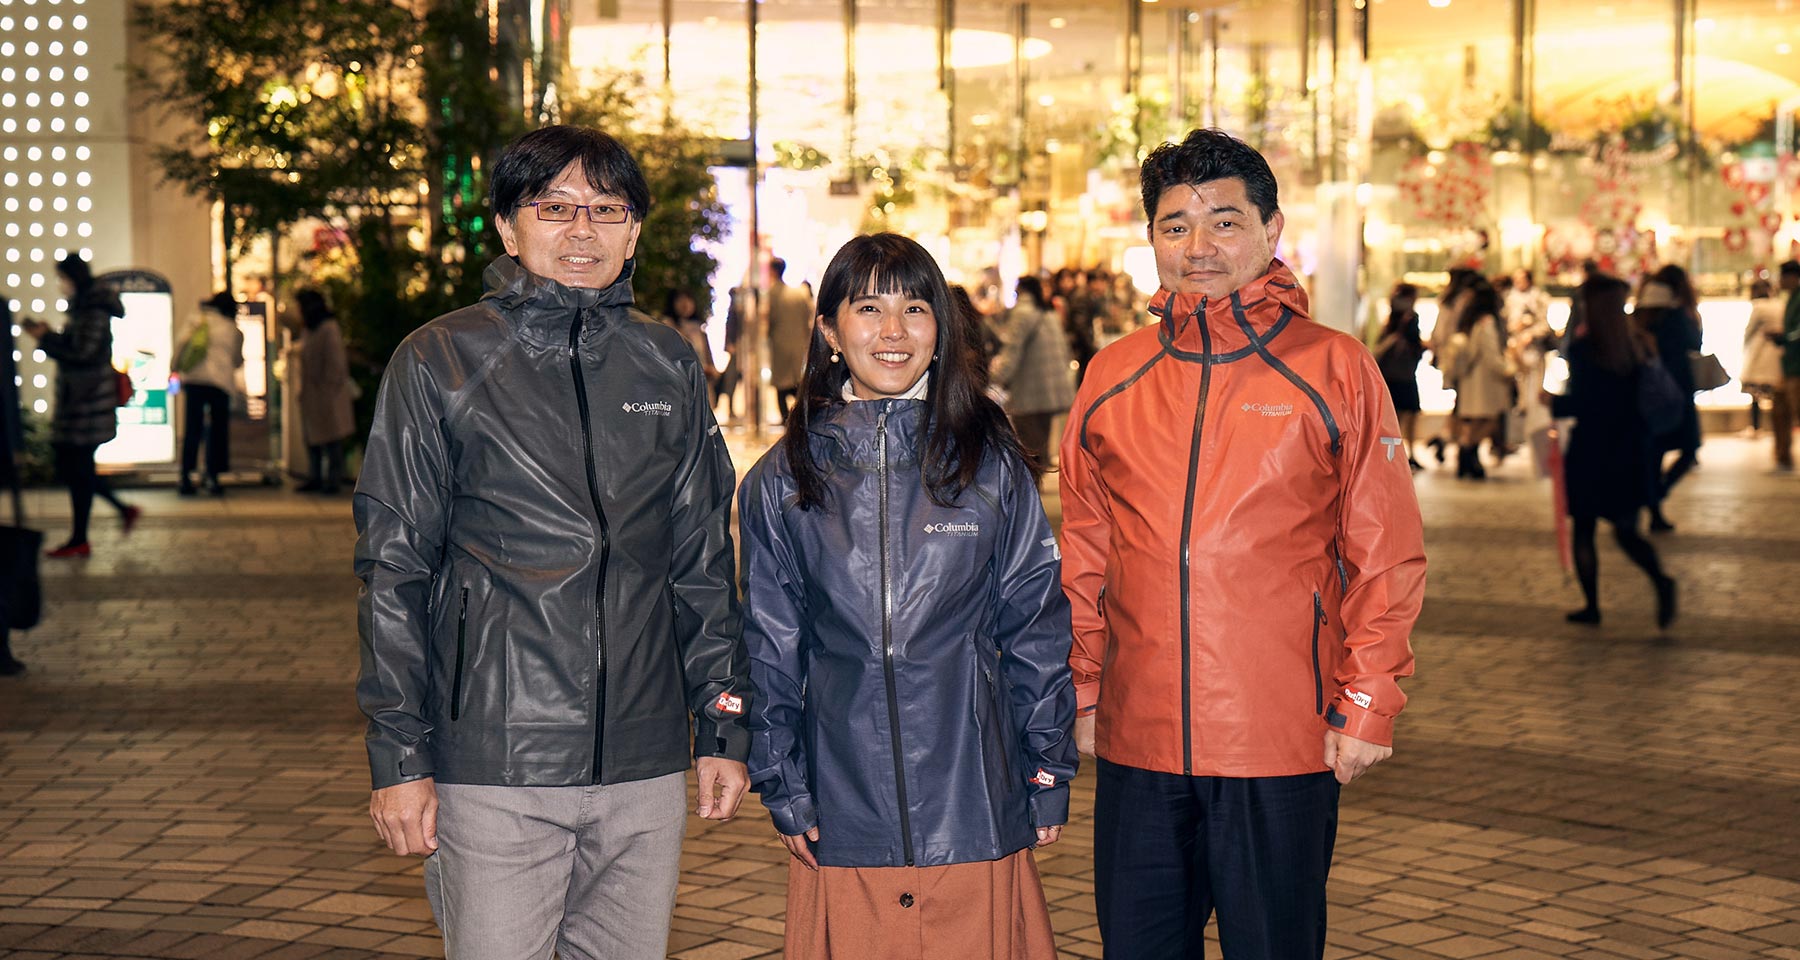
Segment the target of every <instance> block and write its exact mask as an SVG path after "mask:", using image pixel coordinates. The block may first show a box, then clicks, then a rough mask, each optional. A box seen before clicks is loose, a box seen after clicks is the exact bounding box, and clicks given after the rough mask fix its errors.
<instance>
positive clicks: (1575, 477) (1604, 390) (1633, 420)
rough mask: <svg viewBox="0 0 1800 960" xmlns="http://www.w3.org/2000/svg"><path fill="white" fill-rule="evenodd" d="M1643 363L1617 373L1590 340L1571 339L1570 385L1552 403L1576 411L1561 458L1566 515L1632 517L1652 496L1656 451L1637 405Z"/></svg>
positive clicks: (1559, 412)
mask: <svg viewBox="0 0 1800 960" xmlns="http://www.w3.org/2000/svg"><path fill="white" fill-rule="evenodd" d="M1642 375H1643V372H1642V368H1641V365H1636V366H1633V368H1632V369H1631V370H1630V371H1629V372H1627V373H1617V372H1614V371H1612V370H1608V369H1607V368H1606V367H1603V366H1601V365H1600V363H1599V362H1598V360H1597V359H1596V357H1595V350H1594V347H1593V344H1591V343H1589V342H1588V341H1587V340H1585V339H1581V338H1577V339H1576V340H1575V341H1574V342H1573V343H1571V344H1570V345H1569V386H1568V389H1567V391H1566V392H1565V393H1564V394H1563V395H1562V396H1560V397H1557V398H1555V400H1554V401H1553V402H1552V404H1551V412H1553V413H1554V414H1555V415H1556V416H1558V417H1574V418H1575V430H1574V432H1573V434H1571V436H1570V438H1569V452H1568V454H1567V455H1566V456H1565V457H1564V458H1563V471H1564V478H1565V481H1566V483H1567V487H1568V493H1569V515H1570V516H1573V517H1604V518H1606V519H1608V520H1614V521H1615V522H1620V523H1630V522H1632V521H1633V519H1634V518H1635V516H1636V512H1637V511H1638V510H1639V509H1641V508H1643V507H1644V506H1645V505H1647V504H1649V503H1651V502H1653V501H1654V499H1655V490H1656V466H1655V453H1654V452H1653V451H1654V447H1653V445H1652V439H1651V437H1650V435H1649V428H1648V427H1646V426H1645V424H1644V418H1643V415H1642V414H1641V413H1640V412H1639V411H1638V399H1637V396H1638V394H1637V381H1638V377H1640V376H1642Z"/></svg>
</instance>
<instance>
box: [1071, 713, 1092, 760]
mask: <svg viewBox="0 0 1800 960" xmlns="http://www.w3.org/2000/svg"><path fill="white" fill-rule="evenodd" d="M1075 749H1077V750H1079V751H1081V753H1082V754H1083V755H1084V756H1089V757H1091V756H1093V755H1094V715H1093V714H1091V713H1090V714H1088V715H1087V716H1085V717H1076V718H1075Z"/></svg>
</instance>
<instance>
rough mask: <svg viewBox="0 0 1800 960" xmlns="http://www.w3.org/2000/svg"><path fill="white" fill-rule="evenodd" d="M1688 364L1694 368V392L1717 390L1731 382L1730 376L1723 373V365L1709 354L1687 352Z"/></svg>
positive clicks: (1695, 351)
mask: <svg viewBox="0 0 1800 960" xmlns="http://www.w3.org/2000/svg"><path fill="white" fill-rule="evenodd" d="M1688 363H1689V364H1691V365H1692V366H1693V368H1694V390H1695V392H1701V391H1706V390H1717V389H1718V388H1720V387H1722V386H1724V385H1726V384H1728V383H1730V382H1731V376H1730V375H1729V374H1727V373H1726V372H1725V365H1724V364H1722V363H1720V362H1719V358H1718V357H1716V356H1713V355H1712V354H1710V353H1701V352H1700V351H1698V350H1689V351H1688Z"/></svg>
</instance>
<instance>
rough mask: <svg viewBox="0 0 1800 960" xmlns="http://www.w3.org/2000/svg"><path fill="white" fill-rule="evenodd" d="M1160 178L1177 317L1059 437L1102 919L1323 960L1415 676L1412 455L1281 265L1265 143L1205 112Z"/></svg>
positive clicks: (1136, 339)
mask: <svg viewBox="0 0 1800 960" xmlns="http://www.w3.org/2000/svg"><path fill="white" fill-rule="evenodd" d="M1142 184H1143V200H1144V213H1145V215H1146V217H1148V219H1149V221H1150V223H1149V235H1150V242H1151V244H1152V246H1153V247H1154V249H1155V253H1156V269H1157V277H1158V279H1159V280H1160V281H1161V283H1162V290H1161V291H1160V292H1159V293H1158V294H1157V295H1156V297H1155V298H1154V299H1153V300H1152V301H1151V312H1152V314H1154V315H1155V316H1156V317H1157V318H1158V319H1159V321H1160V322H1158V323H1156V324H1154V325H1152V326H1150V327H1146V328H1145V329H1142V330H1139V331H1138V332H1136V333H1134V334H1132V335H1130V336H1128V337H1125V338H1124V339H1122V340H1120V341H1119V342H1117V343H1115V344H1113V345H1112V346H1109V347H1107V348H1106V349H1105V350H1102V351H1101V352H1100V353H1099V355H1098V356H1096V357H1095V358H1094V360H1093V363H1092V365H1091V366H1090V367H1089V369H1088V375H1087V378H1086V379H1085V380H1084V381H1083V382H1082V384H1081V389H1080V391H1079V392H1078V393H1077V395H1076V398H1075V406H1074V409H1073V411H1072V413H1071V414H1070V417H1069V425H1068V429H1067V432H1066V433H1065V434H1064V437H1063V446H1062V469H1063V474H1062V504H1063V539H1064V543H1063V588H1064V590H1065V591H1066V592H1067V594H1068V596H1069V599H1070V601H1071V602H1072V603H1073V605H1074V627H1075V645H1074V651H1073V653H1072V654H1071V656H1070V663H1071V665H1072V667H1073V669H1074V674H1075V687H1076V693H1077V698H1078V707H1079V713H1078V719H1077V720H1076V727H1075V735H1076V742H1077V743H1078V744H1079V745H1081V747H1082V749H1083V750H1084V751H1087V752H1095V753H1097V754H1098V757H1099V763H1098V768H1099V773H1098V774H1097V778H1096V783H1097V785H1096V798H1095V811H1094V816H1095V831H1094V832H1095V837H1094V848H1095V897H1096V900H1097V906H1098V912H1099V920H1100V933H1101V936H1102V938H1103V939H1104V941H1105V946H1106V953H1107V956H1108V957H1109V958H1125V960H1152V958H1165V957H1166V958H1189V957H1199V956H1201V955H1202V950H1203V943H1202V931H1203V929H1204V927H1205V925H1206V922H1207V918H1208V917H1209V916H1210V915H1211V914H1212V912H1213V911H1214V909H1215V908H1216V909H1217V911H1218V914H1219V937H1220V942H1221V945H1222V946H1223V949H1224V951H1225V956H1226V957H1228V958H1230V960H1240V958H1279V960H1296V958H1300V957H1320V956H1322V955H1323V953H1324V949H1325V880H1326V875H1327V873H1328V871H1329V869H1330V866H1331V850H1332V845H1333V843H1334V842H1335V840H1336V835H1337V802H1338V789H1339V786H1340V785H1341V784H1346V783H1349V782H1350V781H1351V780H1354V779H1355V778H1356V777H1358V776H1360V775H1361V774H1362V773H1364V772H1365V771H1367V770H1368V769H1369V767H1371V766H1373V765H1374V764H1376V763H1378V762H1380V761H1381V760H1383V759H1385V758H1387V757H1388V756H1389V755H1390V754H1391V753H1392V752H1393V751H1392V747H1391V744H1392V742H1393V725H1394V718H1395V716H1396V715H1397V714H1398V713H1399V712H1400V708H1401V707H1402V705H1404V703H1405V702H1406V698H1405V696H1404V695H1403V694H1402V693H1401V692H1400V687H1399V684H1398V681H1399V679H1400V678H1401V677H1405V676H1409V675H1411V673H1412V662H1413V658H1412V649H1411V646H1410V644H1409V641H1408V636H1409V634H1410V633H1411V630H1412V625H1413V621H1414V620H1415V619H1416V618H1417V616H1418V613H1419V606H1420V602H1421V599H1422V597H1423V595H1424V590H1425V556H1424V537H1423V532H1422V529H1421V523H1420V519H1419V507H1418V501H1417V499H1416V498H1415V497H1414V495H1413V489H1412V479H1411V470H1410V469H1409V468H1408V466H1407V463H1406V457H1405V455H1404V452H1403V451H1402V449H1401V446H1400V443H1401V441H1400V431H1399V426H1398V422H1397V418H1396V417H1395V414H1394V406H1393V402H1392V400H1391V399H1389V397H1388V394H1387V390H1386V388H1385V386H1384V385H1383V383H1382V379H1381V373H1380V371H1379V370H1378V369H1377V367H1376V365H1375V362H1374V360H1373V358H1372V357H1371V356H1370V355H1369V352H1368V350H1367V349H1365V348H1364V347H1363V345H1362V344H1361V343H1360V342H1358V341H1357V340H1355V339H1353V338H1351V337H1349V336H1346V335H1344V334H1342V333H1338V332H1335V331H1333V330H1330V329H1327V328H1325V327H1323V326H1320V325H1318V324H1315V323H1313V322H1312V321H1311V319H1310V318H1309V317H1308V315H1307V299H1306V294H1305V293H1304V292H1303V291H1301V289H1300V286H1299V283H1298V282H1297V281H1296V280H1295V278H1294V275H1293V274H1292V273H1290V272H1289V271H1288V268H1287V267H1286V266H1284V265H1283V264H1282V263H1281V262H1280V261H1278V260H1275V259H1273V251H1274V249H1275V246H1276V243H1277V241H1278V240H1279V239H1280V237H1281V228H1282V215H1281V212H1280V210H1279V209H1278V206H1277V203H1276V185H1275V178H1274V175H1273V174H1272V173H1271V172H1270V170H1269V166H1268V163H1267V162H1266V161H1265V160H1264V159H1263V158H1262V156H1261V155H1260V154H1258V153H1257V152H1256V151H1255V150H1253V149H1251V148H1250V147H1249V146H1247V145H1245V144H1244V143H1243V142H1241V141H1239V140H1236V139H1234V138H1232V137H1230V136H1228V135H1226V134H1224V133H1221V132H1219V131H1216V130H1195V131H1193V132H1192V133H1190V134H1188V136H1187V138H1186V139H1185V140H1184V141H1183V142H1181V143H1180V144H1165V145H1163V146H1161V147H1159V148H1157V149H1156V150H1155V151H1153V152H1152V153H1151V154H1150V156H1149V157H1148V158H1147V159H1146V160H1145V161H1144V166H1143V172H1142ZM1096 747H1098V749H1097V750H1096V749H1095V748H1096Z"/></svg>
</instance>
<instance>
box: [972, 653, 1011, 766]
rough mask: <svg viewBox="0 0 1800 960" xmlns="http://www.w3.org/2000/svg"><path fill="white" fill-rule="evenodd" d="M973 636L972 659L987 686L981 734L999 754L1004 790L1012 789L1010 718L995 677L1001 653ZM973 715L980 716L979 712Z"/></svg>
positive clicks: (991, 748)
mask: <svg viewBox="0 0 1800 960" xmlns="http://www.w3.org/2000/svg"><path fill="white" fill-rule="evenodd" d="M973 639H974V642H973V644H972V646H973V647H974V648H975V659H976V661H977V662H978V663H979V664H980V665H981V679H982V680H983V681H984V682H985V684H986V686H987V703H988V720H989V722H988V723H986V724H983V727H984V728H985V729H983V731H982V736H983V739H984V740H985V741H986V742H987V743H988V749H990V750H992V751H995V752H997V753H999V754H1000V771H1001V773H1002V774H1004V775H1005V777H1006V781H1005V782H1006V785H1007V789H1008V790H1012V789H1015V788H1016V787H1017V786H1018V784H1016V783H1014V782H1013V765H1012V735H1011V731H1012V717H1011V714H1010V713H1009V712H1008V711H1007V709H1006V700H1007V698H1005V697H1003V696H1001V690H1000V685H999V681H998V680H997V679H996V678H995V676H994V671H995V669H996V666H997V661H998V659H999V656H1000V653H999V650H997V649H995V648H993V647H992V645H991V644H989V643H988V642H987V641H986V640H985V639H983V638H982V637H980V636H979V635H977V636H976V637H974V638H973ZM990 651H992V652H991V653H990ZM976 716H977V717H978V718H979V717H980V713H979V712H978V713H977V714H976Z"/></svg>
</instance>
